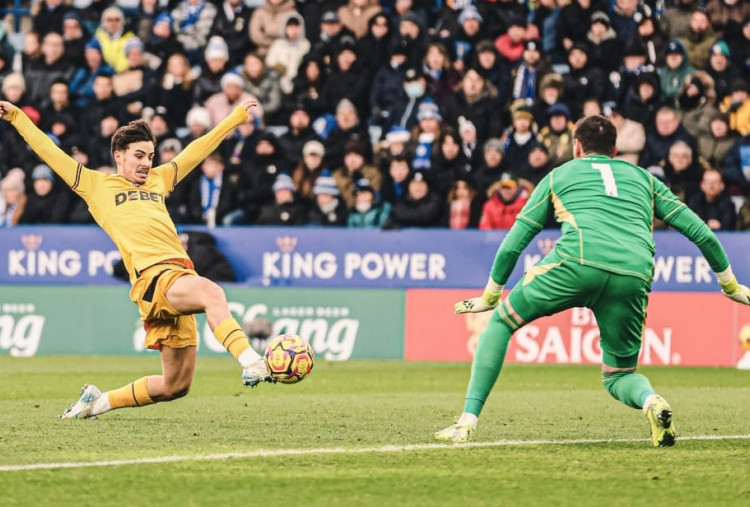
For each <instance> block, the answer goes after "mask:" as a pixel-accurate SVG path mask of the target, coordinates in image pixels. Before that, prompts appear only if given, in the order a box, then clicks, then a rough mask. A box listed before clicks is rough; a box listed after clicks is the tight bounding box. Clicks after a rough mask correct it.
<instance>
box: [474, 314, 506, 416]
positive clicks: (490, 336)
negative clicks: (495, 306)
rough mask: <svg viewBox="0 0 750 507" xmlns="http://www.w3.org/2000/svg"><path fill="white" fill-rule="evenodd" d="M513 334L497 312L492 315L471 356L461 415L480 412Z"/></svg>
mask: <svg viewBox="0 0 750 507" xmlns="http://www.w3.org/2000/svg"><path fill="white" fill-rule="evenodd" d="M513 331H514V330H513V329H512V328H511V327H510V325H508V323H507V322H505V321H504V320H503V319H502V318H501V317H500V315H499V313H498V311H497V310H495V311H494V312H492V317H491V318H490V322H489V323H488V324H487V327H486V328H485V330H484V332H483V333H482V335H481V336H480V337H479V344H478V345H477V350H476V352H475V353H474V362H473V363H472V365H471V380H469V388H468V389H467V391H466V403H465V404H464V412H469V413H471V414H474V415H477V416H478V415H479V413H480V412H481V411H482V407H483V406H484V402H485V401H486V400H487V396H488V395H489V394H490V391H491V390H492V387H493V386H494V385H495V381H496V380H497V377H498V376H499V375H500V370H502V368H503V361H504V360H505V352H506V351H507V350H508V342H510V337H511V335H512V334H513Z"/></svg>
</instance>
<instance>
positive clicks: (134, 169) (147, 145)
mask: <svg viewBox="0 0 750 507" xmlns="http://www.w3.org/2000/svg"><path fill="white" fill-rule="evenodd" d="M153 160H154V143H152V142H151V141H139V142H137V143H131V144H129V145H128V147H127V148H126V149H125V150H123V151H116V152H115V164H117V174H119V175H120V176H122V177H123V178H125V179H126V180H128V181H130V182H131V183H135V184H137V185H143V184H144V183H146V180H147V179H148V173H149V172H150V171H151V164H152V162H153Z"/></svg>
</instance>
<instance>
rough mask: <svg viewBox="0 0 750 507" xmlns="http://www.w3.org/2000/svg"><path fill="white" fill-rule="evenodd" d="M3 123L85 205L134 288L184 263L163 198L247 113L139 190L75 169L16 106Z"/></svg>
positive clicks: (240, 111)
mask: <svg viewBox="0 0 750 507" xmlns="http://www.w3.org/2000/svg"><path fill="white" fill-rule="evenodd" d="M7 119H8V121H9V122H10V123H11V124H13V126H14V127H15V128H16V130H18V132H19V133H20V134H21V136H22V137H23V138H24V139H25V140H26V142H27V143H28V144H29V146H31V148H32V149H33V150H34V151H35V152H36V153H37V155H39V157H40V158H41V159H42V160H44V162H45V163H46V164H47V165H48V166H50V167H51V168H52V170H53V171H55V172H56V173H57V174H58V175H59V176H60V178H62V179H63V181H65V183H66V184H67V185H68V186H70V188H71V189H72V190H73V191H74V192H75V193H76V194H78V195H79V196H80V197H81V198H82V199H83V200H84V201H85V202H86V204H87V205H88V208H89V211H90V212H91V215H92V216H93V217H94V220H96V223H98V224H99V226H100V227H101V228H102V229H103V230H104V232H106V233H107V234H108V235H109V237H110V238H111V239H112V241H113V242H114V244H115V246H116V247H117V249H118V250H119V251H120V255H122V260H123V262H124V263H125V267H126V268H127V270H128V273H129V275H130V282H131V283H133V282H135V280H136V279H137V278H138V275H139V273H140V272H141V271H143V270H144V269H146V268H147V267H149V266H153V265H154V264H158V263H160V262H164V261H167V260H170V259H186V260H187V259H188V255H187V253H186V252H185V249H184V248H183V247H182V242H181V241H180V238H179V236H178V235H177V229H176V227H175V225H174V222H173V221H172V218H171V217H170V216H169V212H168V211H167V207H166V205H165V197H166V196H167V195H168V194H169V193H170V192H172V191H173V190H174V187H175V186H176V185H177V183H179V182H180V181H181V180H182V179H183V178H184V177H185V176H187V175H188V173H190V171H192V170H193V169H194V168H195V167H196V166H197V165H198V164H200V163H201V161H203V159H204V158H206V156H208V155H209V154H210V153H212V152H213V151H214V150H215V149H216V148H217V147H218V146H219V144H220V143H221V141H222V140H224V138H225V137H226V136H227V134H229V133H230V132H231V131H232V130H234V129H235V128H236V127H238V126H239V125H241V124H242V123H244V122H245V121H247V119H248V113H247V111H246V110H245V109H244V108H242V107H236V108H235V109H234V111H233V112H232V113H231V114H230V115H229V116H227V117H226V118H225V119H224V120H223V121H222V122H220V123H219V124H218V125H217V126H216V127H215V128H214V129H212V130H211V131H210V132H208V133H207V134H206V135H204V136H202V137H200V138H198V139H196V140H195V141H193V142H192V143H190V144H189V145H188V146H187V147H186V148H185V149H184V150H183V151H182V152H181V153H180V154H179V155H177V156H176V157H175V158H174V160H172V161H171V162H169V163H167V164H162V165H160V166H158V167H154V168H152V169H151V171H150V172H149V176H148V179H147V180H146V183H144V184H143V185H138V184H135V183H132V182H130V181H128V180H126V179H125V178H123V177H122V176H119V175H115V174H105V173H103V172H100V171H93V170H91V169H88V168H86V167H84V166H83V165H81V164H79V163H78V162H76V161H75V160H74V159H73V158H71V157H70V156H68V155H67V154H66V153H65V152H64V151H62V150H61V149H60V148H58V147H57V145H56V144H55V143H54V142H53V141H52V140H51V139H50V138H49V137H47V136H46V135H45V134H44V133H43V132H42V131H41V130H39V129H38V128H37V127H36V126H35V125H34V123H33V122H32V121H31V120H30V119H29V117H28V116H26V114H24V112H23V111H21V110H20V109H18V108H16V107H14V108H13V109H12V110H11V111H10V113H9V114H8V118H7Z"/></svg>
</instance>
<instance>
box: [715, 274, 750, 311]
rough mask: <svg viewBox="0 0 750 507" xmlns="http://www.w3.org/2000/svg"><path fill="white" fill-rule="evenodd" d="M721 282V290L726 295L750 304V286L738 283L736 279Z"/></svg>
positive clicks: (744, 303)
mask: <svg viewBox="0 0 750 507" xmlns="http://www.w3.org/2000/svg"><path fill="white" fill-rule="evenodd" d="M719 284H720V285H721V292H722V293H723V294H724V295H725V296H726V297H728V298H729V299H731V300H732V301H737V302H738V303H742V304H743V305H750V288H748V287H747V286H745V285H742V284H741V283H738V282H737V280H736V279H735V280H732V281H731V282H728V283H721V282H719Z"/></svg>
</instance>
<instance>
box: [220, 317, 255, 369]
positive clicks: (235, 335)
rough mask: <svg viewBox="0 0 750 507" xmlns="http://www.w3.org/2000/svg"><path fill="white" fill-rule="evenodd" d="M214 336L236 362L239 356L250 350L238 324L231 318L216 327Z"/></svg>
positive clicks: (248, 343)
mask: <svg viewBox="0 0 750 507" xmlns="http://www.w3.org/2000/svg"><path fill="white" fill-rule="evenodd" d="M214 336H215V337H216V339H217V340H219V343H221V344H222V345H223V346H224V348H225V349H227V350H228V351H229V353H230V354H232V355H233V356H234V358H235V359H237V360H238V361H239V358H240V354H242V353H243V352H245V351H246V350H248V349H249V348H250V342H249V341H248V339H247V336H245V333H244V332H242V328H241V327H240V324H239V323H238V322H237V321H236V320H235V319H233V318H231V317H230V318H228V319H226V320H224V321H222V322H221V324H219V325H218V326H216V328H215V329H214Z"/></svg>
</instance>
